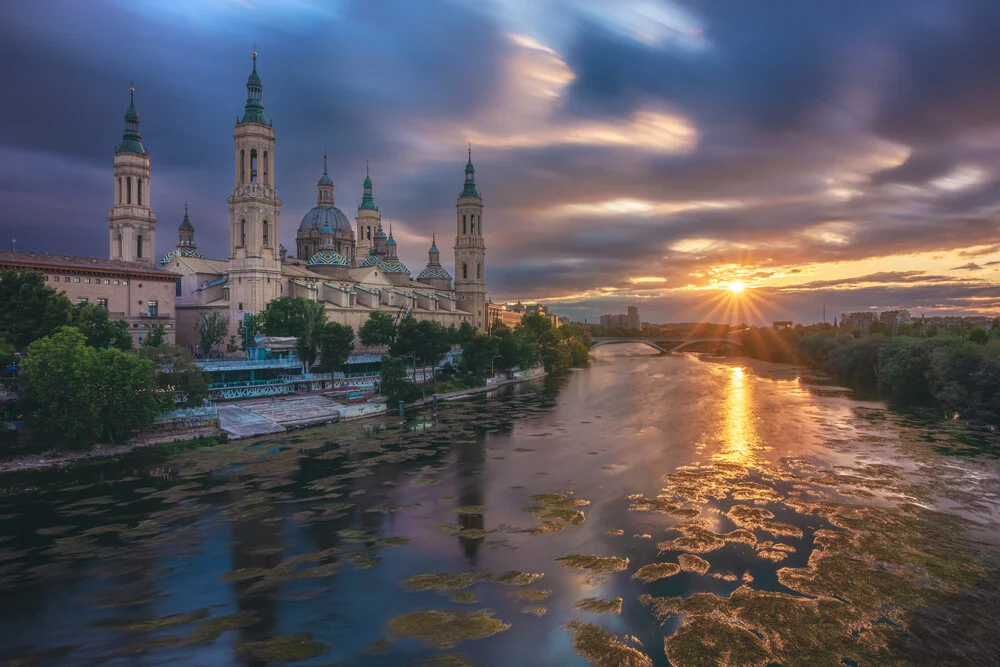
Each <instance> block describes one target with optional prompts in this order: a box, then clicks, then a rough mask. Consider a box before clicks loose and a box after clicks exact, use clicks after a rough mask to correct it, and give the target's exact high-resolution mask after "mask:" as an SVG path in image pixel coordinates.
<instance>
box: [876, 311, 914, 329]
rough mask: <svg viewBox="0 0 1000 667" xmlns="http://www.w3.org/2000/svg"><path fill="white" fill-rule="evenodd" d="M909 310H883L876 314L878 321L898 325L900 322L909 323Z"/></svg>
mask: <svg viewBox="0 0 1000 667" xmlns="http://www.w3.org/2000/svg"><path fill="white" fill-rule="evenodd" d="M910 320H911V318H910V311H908V310H883V311H882V312H881V313H879V315H878V321H879V322H881V323H882V324H887V325H889V326H890V327H898V326H899V325H901V324H909V323H910Z"/></svg>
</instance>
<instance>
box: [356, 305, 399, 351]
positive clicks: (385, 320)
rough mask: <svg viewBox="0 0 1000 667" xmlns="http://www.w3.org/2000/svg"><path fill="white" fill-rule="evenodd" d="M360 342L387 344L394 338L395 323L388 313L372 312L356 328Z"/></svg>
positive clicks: (364, 343) (366, 344) (365, 343)
mask: <svg viewBox="0 0 1000 667" xmlns="http://www.w3.org/2000/svg"><path fill="white" fill-rule="evenodd" d="M358 338H359V339H360V340H361V344H362V345H365V346H370V345H389V344H391V343H392V342H393V341H394V340H396V323H395V322H394V321H393V319H392V316H391V315H389V314H388V313H379V312H374V313H372V314H371V315H369V316H368V319H367V320H366V321H365V323H364V324H362V325H361V328H360V329H358Z"/></svg>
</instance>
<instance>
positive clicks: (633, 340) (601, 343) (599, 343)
mask: <svg viewBox="0 0 1000 667" xmlns="http://www.w3.org/2000/svg"><path fill="white" fill-rule="evenodd" d="M622 343H639V344H641V345H648V346H649V347H651V348H653V349H654V350H659V351H660V352H661V353H663V354H667V353H669V350H667V349H665V348H662V347H660V346H659V345H657V344H656V343H654V342H653V341H651V340H646V339H644V338H611V339H601V340H595V341H594V342H593V343H592V344H591V346H590V349H591V350H596V349H597V348H599V347H604V346H605V345H621V344H622Z"/></svg>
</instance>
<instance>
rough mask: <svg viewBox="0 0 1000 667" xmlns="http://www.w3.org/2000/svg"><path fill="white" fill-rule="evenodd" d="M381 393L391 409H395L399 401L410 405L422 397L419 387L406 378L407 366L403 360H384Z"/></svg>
mask: <svg viewBox="0 0 1000 667" xmlns="http://www.w3.org/2000/svg"><path fill="white" fill-rule="evenodd" d="M379 391H380V392H381V393H382V395H383V396H385V397H386V401H388V406H389V409H390V410H391V409H393V407H395V405H396V404H397V403H398V402H399V401H403V402H404V403H409V402H410V401H413V400H416V398H417V396H419V395H420V390H419V389H417V386H416V385H415V384H413V383H412V382H410V379H409V378H408V377H407V376H406V365H405V364H404V363H403V361H402V360H401V359H394V358H392V357H383V358H382V371H381V379H380V381H379Z"/></svg>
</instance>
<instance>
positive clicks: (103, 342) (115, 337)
mask: <svg viewBox="0 0 1000 667" xmlns="http://www.w3.org/2000/svg"><path fill="white" fill-rule="evenodd" d="M70 324H72V325H73V326H74V327H76V328H77V329H79V330H80V332H81V333H82V334H83V335H84V336H86V337H87V344H88V345H90V346H91V347H96V348H98V349H105V348H108V347H115V348H117V349H119V350H131V349H132V335H131V334H130V333H129V330H128V323H127V322H125V321H124V320H114V321H112V320H110V319H109V318H108V311H106V310H104V309H103V308H101V307H100V306H95V305H92V304H89V303H78V304H76V306H74V307H73V310H72V312H71V316H70Z"/></svg>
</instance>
